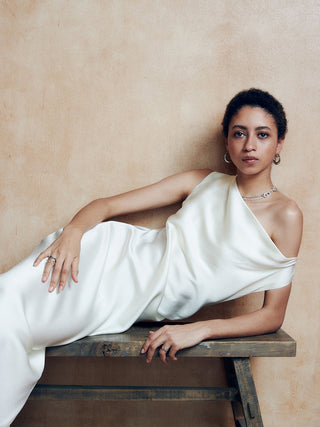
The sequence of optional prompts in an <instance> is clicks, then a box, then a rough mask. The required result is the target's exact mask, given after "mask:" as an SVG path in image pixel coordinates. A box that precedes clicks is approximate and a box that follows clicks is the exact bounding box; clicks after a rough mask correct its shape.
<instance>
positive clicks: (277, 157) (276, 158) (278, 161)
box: [273, 153, 281, 165]
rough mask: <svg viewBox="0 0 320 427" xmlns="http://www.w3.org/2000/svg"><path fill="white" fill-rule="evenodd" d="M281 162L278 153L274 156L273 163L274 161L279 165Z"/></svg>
mask: <svg viewBox="0 0 320 427" xmlns="http://www.w3.org/2000/svg"><path fill="white" fill-rule="evenodd" d="M280 162H281V158H280V154H278V153H277V154H276V155H275V156H274V159H273V163H274V164H275V165H278V164H279V163H280Z"/></svg>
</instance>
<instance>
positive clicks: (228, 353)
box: [30, 324, 296, 427]
mask: <svg viewBox="0 0 320 427" xmlns="http://www.w3.org/2000/svg"><path fill="white" fill-rule="evenodd" d="M158 327H159V325H157V324H152V325H150V324H138V325H135V326H133V327H132V328H131V329H129V330H128V331H127V332H125V333H122V334H112V335H97V336H93V337H87V338H83V339H81V340H79V341H75V342H73V343H71V344H68V345H64V346H59V347H49V348H47V351H46V356H47V357H82V356H84V357H145V356H142V355H140V350H141V347H142V345H143V343H144V341H145V339H146V337H147V336H148V332H149V330H156V329H157V328H158ZM295 355H296V342H295V341H294V340H293V339H292V338H291V337H290V336H289V335H288V334H286V333H285V332H284V331H283V330H279V331H278V332H276V333H272V334H266V335H260V336H254V337H247V338H232V339H230V338H229V339H219V340H206V341H203V342H202V343H200V344H198V345H196V346H195V347H192V348H189V349H185V350H181V351H180V352H179V354H178V356H179V358H180V357H197V358H199V357H200V358H202V357H209V358H210V357H220V358H223V359H224V365H225V373H226V378H227V383H228V387H157V386H147V387H146V386H128V387H109V386H86V385H70V386H68V385H48V384H41V385H40V384H39V385H37V386H36V387H35V389H34V391H33V392H32V394H31V396H30V399H44V400H60V399H73V400H88V399H93V400H146V399H150V400H162V401H163V400H184V401H185V400H227V401H230V402H231V404H232V409H233V415H234V420H235V425H236V426H238V427H243V426H247V427H256V426H263V423H262V418H261V414H260V408H259V402H258V397H257V393H256V389H255V385H254V381H253V377H252V372H251V367H250V357H293V356H295Z"/></svg>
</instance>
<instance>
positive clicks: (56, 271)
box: [48, 259, 62, 292]
mask: <svg viewBox="0 0 320 427" xmlns="http://www.w3.org/2000/svg"><path fill="white" fill-rule="evenodd" d="M61 269H62V261H60V260H59V259H57V262H56V264H55V266H54V268H53V269H52V273H51V281H50V285H49V289H48V291H49V292H53V291H54V290H55V289H56V287H57V285H58V282H59V279H60V274H61Z"/></svg>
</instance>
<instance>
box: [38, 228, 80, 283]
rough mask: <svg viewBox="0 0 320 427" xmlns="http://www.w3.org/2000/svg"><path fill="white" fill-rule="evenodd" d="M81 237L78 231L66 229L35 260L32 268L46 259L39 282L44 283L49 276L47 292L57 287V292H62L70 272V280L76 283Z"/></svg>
mask: <svg viewBox="0 0 320 427" xmlns="http://www.w3.org/2000/svg"><path fill="white" fill-rule="evenodd" d="M81 237H82V232H81V231H80V230H78V229H76V228H72V227H66V228H65V229H64V230H63V232H62V233H61V234H60V236H59V237H58V238H57V239H56V240H55V241H54V242H53V243H52V244H51V245H50V246H49V247H48V248H47V249H46V250H44V251H43V252H41V253H40V255H39V256H38V257H37V258H36V260H35V262H34V264H33V266H34V267H37V266H38V265H39V264H40V262H41V261H42V260H43V259H45V258H48V260H47V262H46V265H45V268H44V271H43V274H42V279H41V280H42V282H43V283H45V282H46V281H47V280H48V278H49V277H50V274H51V280H50V285H49V289H48V290H49V292H53V291H54V290H55V289H56V287H57V286H58V285H59V291H63V289H64V287H65V285H66V283H67V280H68V277H69V274H70V271H71V278H72V280H73V281H74V282H76V283H77V282H78V272H79V259H80V242H81ZM50 257H52V258H50ZM54 260H55V261H54Z"/></svg>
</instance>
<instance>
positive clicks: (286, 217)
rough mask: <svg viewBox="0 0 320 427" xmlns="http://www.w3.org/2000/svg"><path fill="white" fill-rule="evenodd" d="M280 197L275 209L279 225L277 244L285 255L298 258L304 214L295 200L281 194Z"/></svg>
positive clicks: (275, 235)
mask: <svg viewBox="0 0 320 427" xmlns="http://www.w3.org/2000/svg"><path fill="white" fill-rule="evenodd" d="M279 196H280V197H278V199H277V203H276V208H275V209H274V215H275V218H274V219H275V223H276V224H277V227H276V230H275V233H274V238H275V243H276V244H277V246H278V247H279V249H280V250H281V251H282V252H283V253H284V255H286V256H289V257H292V256H297V255H298V252H299V248H300V243H301V238H302V227H303V214H302V211H301V209H300V208H299V206H298V205H297V203H296V202H295V201H294V200H292V199H290V198H288V197H286V196H285V195H283V194H281V193H280V194H279Z"/></svg>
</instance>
